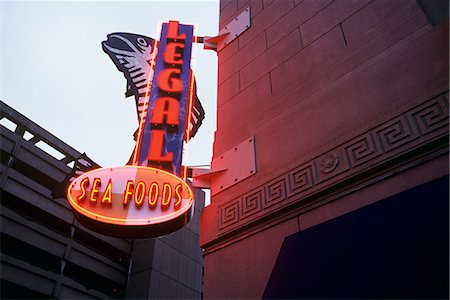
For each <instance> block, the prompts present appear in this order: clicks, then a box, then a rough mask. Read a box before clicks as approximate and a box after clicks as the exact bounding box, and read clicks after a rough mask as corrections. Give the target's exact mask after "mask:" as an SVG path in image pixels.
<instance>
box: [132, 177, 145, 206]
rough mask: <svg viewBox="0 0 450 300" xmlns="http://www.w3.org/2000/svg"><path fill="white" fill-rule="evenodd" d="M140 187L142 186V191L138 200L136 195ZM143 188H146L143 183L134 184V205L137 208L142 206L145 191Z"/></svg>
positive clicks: (140, 181)
mask: <svg viewBox="0 0 450 300" xmlns="http://www.w3.org/2000/svg"><path fill="white" fill-rule="evenodd" d="M141 186H143V187H142V188H141V189H142V196H141V197H140V198H139V200H138V195H137V194H138V190H139V187H141ZM145 188H146V186H145V182H143V181H142V180H139V181H138V183H137V184H136V188H135V189H134V204H135V205H136V206H137V207H141V206H142V204H144V198H145V190H146V189H145Z"/></svg>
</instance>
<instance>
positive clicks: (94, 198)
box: [89, 178, 101, 203]
mask: <svg viewBox="0 0 450 300" xmlns="http://www.w3.org/2000/svg"><path fill="white" fill-rule="evenodd" d="M100 186H101V181H100V178H94V182H93V183H92V189H91V194H90V195H89V201H90V202H91V203H96V202H97V195H98V188H99V187H100Z"/></svg>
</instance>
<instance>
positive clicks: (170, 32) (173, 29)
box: [167, 21, 186, 40]
mask: <svg viewBox="0 0 450 300" xmlns="http://www.w3.org/2000/svg"><path fill="white" fill-rule="evenodd" d="M167 38H168V39H174V40H184V39H186V34H185V33H182V34H180V35H178V21H169V28H168V29H167Z"/></svg>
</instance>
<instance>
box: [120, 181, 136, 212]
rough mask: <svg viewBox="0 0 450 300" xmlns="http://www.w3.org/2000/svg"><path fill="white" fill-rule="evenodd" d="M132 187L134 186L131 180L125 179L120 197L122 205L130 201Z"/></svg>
mask: <svg viewBox="0 0 450 300" xmlns="http://www.w3.org/2000/svg"><path fill="white" fill-rule="evenodd" d="M133 188H134V182H133V180H128V181H127V186H126V188H125V191H124V193H123V199H122V203H123V206H127V205H128V202H130V199H131V195H133Z"/></svg>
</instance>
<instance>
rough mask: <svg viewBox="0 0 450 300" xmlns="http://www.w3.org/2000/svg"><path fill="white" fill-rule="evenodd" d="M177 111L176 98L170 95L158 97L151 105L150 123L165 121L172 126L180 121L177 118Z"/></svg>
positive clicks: (178, 106) (178, 110) (178, 109)
mask: <svg viewBox="0 0 450 300" xmlns="http://www.w3.org/2000/svg"><path fill="white" fill-rule="evenodd" d="M179 112H180V103H179V102H178V100H177V99H175V98H172V97H161V98H158V99H156V101H155V104H154V105H153V112H152V119H151V120H150V122H151V123H152V124H162V123H165V124H168V125H173V126H175V125H178V124H179V123H180V121H179V120H178V117H179ZM164 119H165V122H164Z"/></svg>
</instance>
